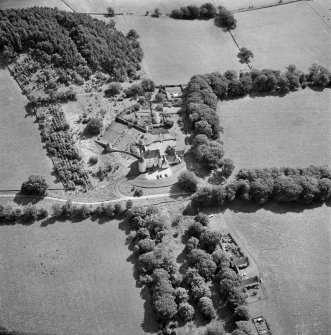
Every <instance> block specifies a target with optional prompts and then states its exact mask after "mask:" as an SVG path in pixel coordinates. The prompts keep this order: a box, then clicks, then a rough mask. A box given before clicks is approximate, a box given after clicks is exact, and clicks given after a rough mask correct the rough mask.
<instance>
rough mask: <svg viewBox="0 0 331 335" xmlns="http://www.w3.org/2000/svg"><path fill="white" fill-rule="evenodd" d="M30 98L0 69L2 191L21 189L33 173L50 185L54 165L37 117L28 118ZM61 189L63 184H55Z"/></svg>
mask: <svg viewBox="0 0 331 335" xmlns="http://www.w3.org/2000/svg"><path fill="white" fill-rule="evenodd" d="M27 102H28V101H27V99H26V98H25V96H24V95H22V93H21V90H20V88H19V86H18V85H17V83H16V82H15V80H14V79H13V78H12V77H11V76H10V74H9V72H8V70H7V69H0V134H1V141H0V157H1V159H0V189H2V190H3V189H20V188H21V185H22V182H23V181H25V180H27V178H28V177H29V176H30V175H31V174H40V175H42V176H44V177H45V178H46V179H47V181H48V183H49V184H50V186H53V187H54V186H55V185H54V180H55V178H54V176H53V175H51V172H52V170H53V164H52V161H51V159H50V158H48V157H47V156H46V150H45V149H43V147H42V143H41V139H40V135H39V130H38V126H37V124H36V123H34V120H35V117H34V116H27V115H26V111H25V106H26V104H27ZM56 185H57V186H56V187H62V184H56Z"/></svg>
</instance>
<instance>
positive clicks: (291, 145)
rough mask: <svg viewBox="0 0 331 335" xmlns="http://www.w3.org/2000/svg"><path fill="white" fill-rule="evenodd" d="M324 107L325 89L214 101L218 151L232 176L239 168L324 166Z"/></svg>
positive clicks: (329, 159)
mask: <svg viewBox="0 0 331 335" xmlns="http://www.w3.org/2000/svg"><path fill="white" fill-rule="evenodd" d="M330 106H331V91H330V90H329V89H325V90H324V91H323V92H317V91H313V90H310V89H306V90H300V91H298V92H290V93H289V94H288V95H286V96H284V97H278V96H277V97H275V96H267V97H255V98H251V97H245V98H243V99H238V100H228V101H221V102H219V104H218V115H219V117H220V119H221V125H222V127H224V134H223V136H222V140H223V141H224V150H225V153H226V156H227V157H229V158H231V159H233V161H234V164H235V171H234V173H236V172H237V171H238V170H239V169H242V168H253V167H273V166H275V167H281V166H291V167H297V166H300V167H304V166H309V165H311V164H314V165H324V164H330V163H331V152H330V146H331V129H330V124H331V114H330Z"/></svg>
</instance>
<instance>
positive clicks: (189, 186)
mask: <svg viewBox="0 0 331 335" xmlns="http://www.w3.org/2000/svg"><path fill="white" fill-rule="evenodd" d="M178 184H179V186H180V187H181V188H183V189H184V190H185V191H189V192H195V191H196V189H197V184H198V181H197V179H196V177H195V174H194V173H193V172H189V171H183V172H181V173H180V175H179V176H178Z"/></svg>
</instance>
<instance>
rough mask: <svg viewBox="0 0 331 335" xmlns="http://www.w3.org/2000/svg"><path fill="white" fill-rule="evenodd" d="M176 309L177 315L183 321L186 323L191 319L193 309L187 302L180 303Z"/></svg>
mask: <svg viewBox="0 0 331 335" xmlns="http://www.w3.org/2000/svg"><path fill="white" fill-rule="evenodd" d="M178 307H179V308H178V315H179V316H180V318H181V319H182V320H183V321H185V322H187V321H190V320H192V319H193V317H194V308H193V307H192V306H191V305H190V304H189V303H188V302H183V303H180V304H179V306H178Z"/></svg>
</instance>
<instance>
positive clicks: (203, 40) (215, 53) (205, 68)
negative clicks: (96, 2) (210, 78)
mask: <svg viewBox="0 0 331 335" xmlns="http://www.w3.org/2000/svg"><path fill="white" fill-rule="evenodd" d="M116 23H117V28H118V29H119V30H121V31H123V33H124V34H126V33H127V32H128V31H129V30H130V29H135V30H136V31H137V32H138V34H139V35H140V38H139V41H140V43H141V47H142V49H143V50H144V58H143V62H142V65H143V69H144V71H145V73H146V76H147V77H148V78H151V79H152V80H154V82H155V83H156V84H186V83H187V82H188V81H189V79H190V78H191V77H192V76H193V75H195V74H198V73H208V72H216V71H220V72H225V71H226V70H228V69H234V70H237V71H239V70H240V69H247V66H245V65H243V64H240V63H239V61H238V58H237V53H238V49H237V47H236V45H235V43H234V42H233V40H232V38H231V36H230V34H228V33H225V32H223V31H222V29H220V28H217V27H216V26H215V25H214V22H213V20H209V21H197V20H195V21H184V20H173V19H170V18H168V17H160V18H159V19H155V18H152V17H150V16H118V17H116Z"/></svg>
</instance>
